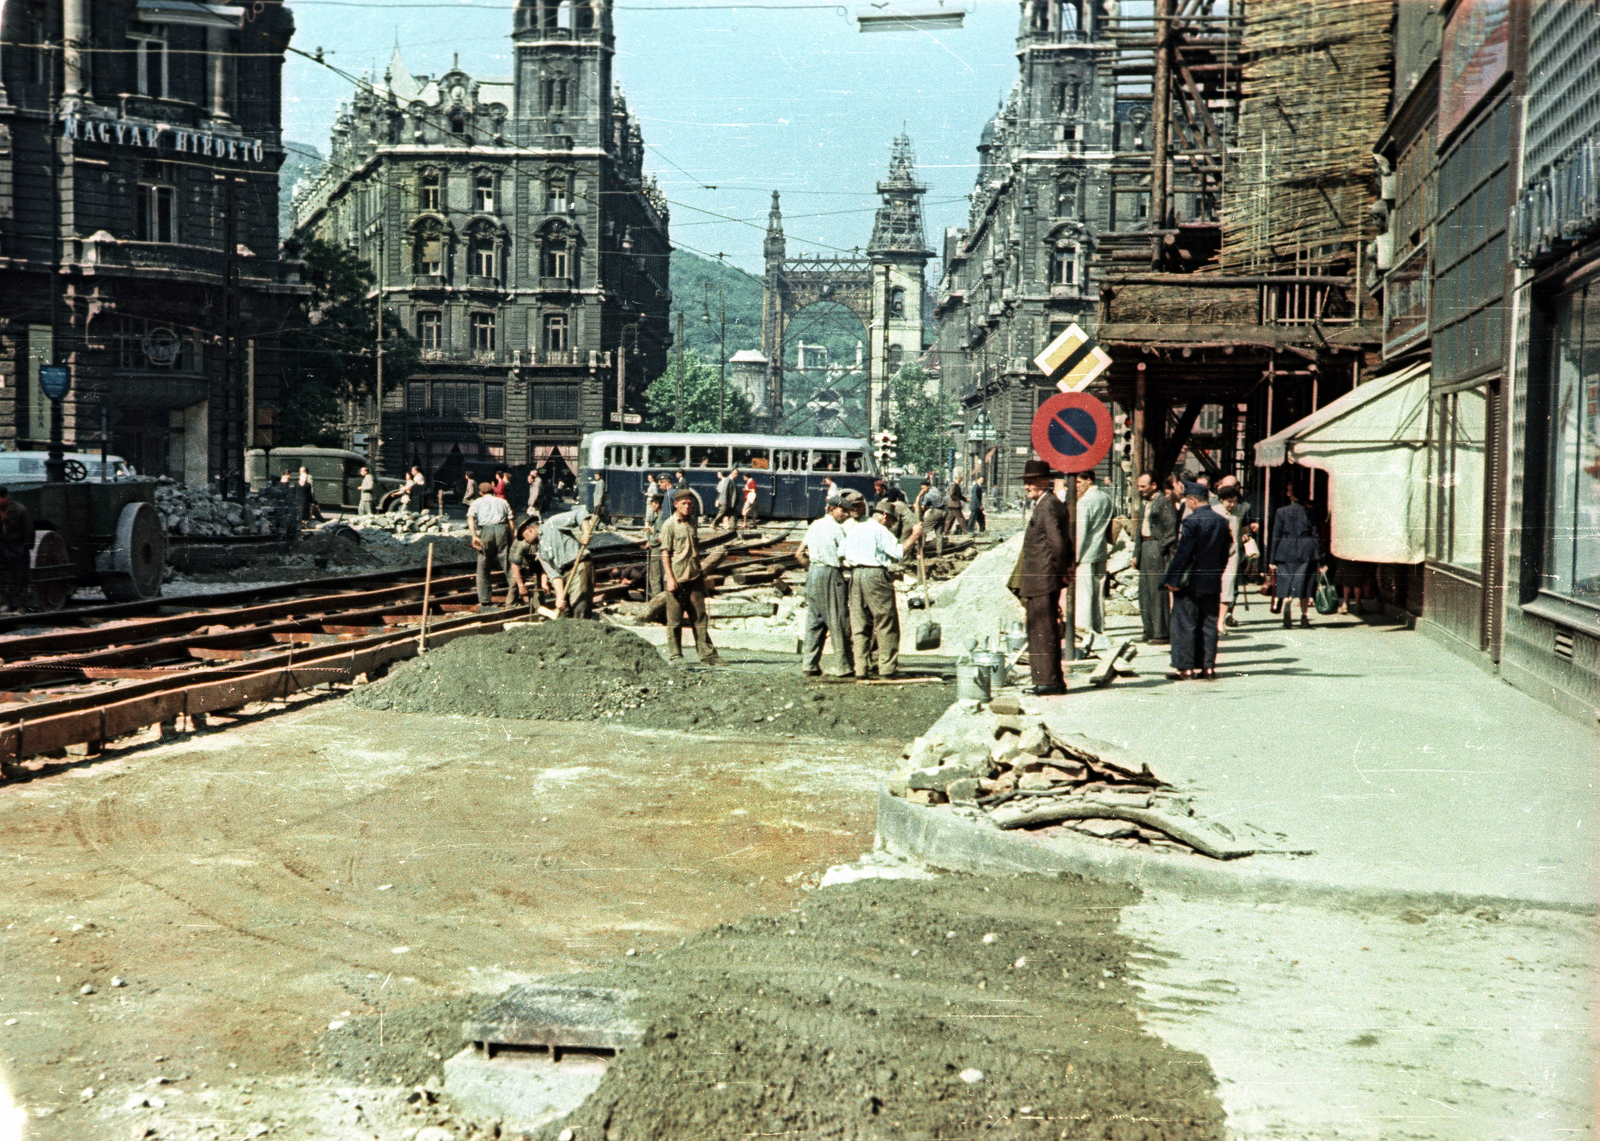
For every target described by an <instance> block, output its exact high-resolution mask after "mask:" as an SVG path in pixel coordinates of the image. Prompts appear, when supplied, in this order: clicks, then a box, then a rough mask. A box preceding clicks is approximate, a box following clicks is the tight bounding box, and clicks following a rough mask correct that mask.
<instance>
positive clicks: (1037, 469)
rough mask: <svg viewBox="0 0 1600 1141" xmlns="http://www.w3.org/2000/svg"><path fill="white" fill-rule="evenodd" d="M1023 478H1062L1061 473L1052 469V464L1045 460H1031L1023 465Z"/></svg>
mask: <svg viewBox="0 0 1600 1141" xmlns="http://www.w3.org/2000/svg"><path fill="white" fill-rule="evenodd" d="M1022 478H1023V479H1060V478H1061V473H1060V472H1058V471H1051V470H1050V465H1049V464H1047V463H1045V462H1044V461H1043V460H1029V461H1028V462H1027V463H1025V464H1023V465H1022Z"/></svg>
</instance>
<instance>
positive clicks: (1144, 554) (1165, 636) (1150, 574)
mask: <svg viewBox="0 0 1600 1141" xmlns="http://www.w3.org/2000/svg"><path fill="white" fill-rule="evenodd" d="M1134 486H1135V488H1136V489H1137V490H1138V492H1139V521H1138V524H1137V529H1138V534H1139V540H1138V544H1137V545H1136V546H1135V547H1134V559H1133V569H1134V570H1135V571H1137V572H1138V574H1139V619H1140V621H1141V623H1142V624H1143V626H1144V640H1145V642H1146V644H1148V645H1161V644H1163V643H1165V642H1167V641H1168V640H1169V627H1168V619H1169V616H1170V613H1171V601H1170V600H1171V597H1172V596H1171V594H1170V592H1169V591H1167V589H1166V588H1165V587H1164V586H1163V585H1162V580H1163V579H1165V578H1166V575H1167V563H1168V562H1170V561H1171V559H1172V552H1173V551H1175V550H1177V547H1178V509H1177V508H1176V507H1174V506H1173V502H1172V501H1173V495H1172V491H1171V489H1170V488H1168V487H1163V486H1162V484H1161V483H1160V482H1159V481H1158V480H1157V479H1156V477H1155V473H1154V472H1148V471H1147V472H1143V473H1141V474H1140V476H1139V478H1138V479H1137V480H1136V481H1135V483H1134Z"/></svg>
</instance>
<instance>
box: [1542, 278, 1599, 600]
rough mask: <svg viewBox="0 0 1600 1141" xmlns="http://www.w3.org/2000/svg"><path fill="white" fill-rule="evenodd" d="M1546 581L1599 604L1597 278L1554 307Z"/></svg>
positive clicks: (1554, 589) (1558, 590)
mask: <svg viewBox="0 0 1600 1141" xmlns="http://www.w3.org/2000/svg"><path fill="white" fill-rule="evenodd" d="M1554 333H1555V336H1554V344H1553V353H1552V356H1551V368H1552V370H1553V372H1554V375H1553V376H1552V378H1551V382H1552V386H1553V391H1552V393H1551V402H1550V452H1549V454H1550V504H1549V515H1548V518H1547V526H1546V531H1545V534H1546V540H1545V561H1544V579H1543V582H1542V583H1541V586H1542V588H1543V589H1544V590H1546V591H1549V592H1550V593H1552V594H1559V595H1564V596H1565V597H1568V598H1571V599H1574V600H1577V601H1580V602H1588V603H1590V604H1593V605H1600V282H1594V283H1592V284H1589V285H1586V286H1584V287H1582V288H1580V289H1577V290H1575V291H1573V292H1572V293H1569V294H1566V295H1565V296H1563V297H1562V298H1561V299H1560V301H1559V302H1558V303H1557V304H1556V308H1555V322H1554Z"/></svg>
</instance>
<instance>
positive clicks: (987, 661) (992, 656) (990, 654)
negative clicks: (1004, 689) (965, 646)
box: [972, 650, 1008, 697]
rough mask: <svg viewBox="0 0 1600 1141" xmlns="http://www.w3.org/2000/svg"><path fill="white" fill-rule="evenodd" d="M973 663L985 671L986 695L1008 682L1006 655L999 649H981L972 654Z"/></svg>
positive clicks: (984, 685) (984, 687)
mask: <svg viewBox="0 0 1600 1141" xmlns="http://www.w3.org/2000/svg"><path fill="white" fill-rule="evenodd" d="M972 664H973V666H974V667H976V668H977V669H980V670H982V671H983V675H984V680H983V689H984V696H985V697H987V696H988V695H989V694H991V693H993V692H994V691H995V690H997V689H999V688H1000V687H1001V686H1003V685H1005V684H1006V681H1007V680H1008V679H1007V677H1006V673H1007V670H1006V656H1005V655H1004V654H1002V653H1000V652H999V651H997V650H979V651H978V652H977V653H975V654H973V655H972Z"/></svg>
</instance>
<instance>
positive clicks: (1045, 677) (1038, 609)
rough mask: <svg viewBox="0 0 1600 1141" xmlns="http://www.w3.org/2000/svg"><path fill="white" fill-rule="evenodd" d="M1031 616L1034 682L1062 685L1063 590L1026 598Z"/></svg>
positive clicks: (1030, 658)
mask: <svg viewBox="0 0 1600 1141" xmlns="http://www.w3.org/2000/svg"><path fill="white" fill-rule="evenodd" d="M1022 605H1023V608H1024V609H1025V610H1026V611H1027V618H1028V669H1029V670H1030V671H1031V672H1032V673H1033V684H1034V685H1060V684H1063V679H1062V677H1061V593H1060V592H1059V591H1056V592H1053V593H1050V594H1041V595H1038V596H1036V597H1034V598H1024V599H1023V600H1022Z"/></svg>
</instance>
